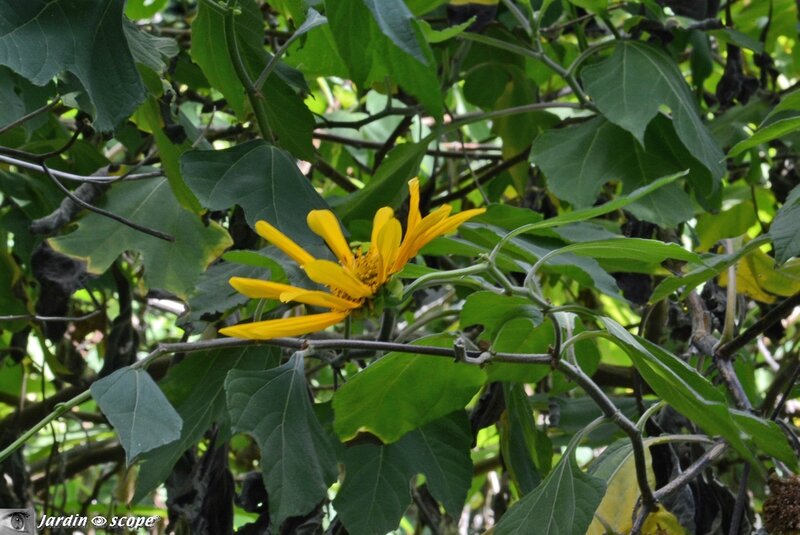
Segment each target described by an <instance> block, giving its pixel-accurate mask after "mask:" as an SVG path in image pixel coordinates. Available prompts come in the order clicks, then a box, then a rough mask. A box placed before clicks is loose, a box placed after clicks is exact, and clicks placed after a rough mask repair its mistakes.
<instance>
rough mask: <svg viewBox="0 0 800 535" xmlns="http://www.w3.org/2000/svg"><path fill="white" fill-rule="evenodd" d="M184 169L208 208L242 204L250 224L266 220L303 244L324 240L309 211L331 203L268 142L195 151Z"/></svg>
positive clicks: (291, 160) (189, 154)
mask: <svg viewBox="0 0 800 535" xmlns="http://www.w3.org/2000/svg"><path fill="white" fill-rule="evenodd" d="M181 173H182V174H183V176H184V178H185V180H186V183H187V184H188V185H189V187H190V188H192V191H194V193H195V195H197V198H198V199H200V203H201V204H202V205H203V206H205V207H206V208H209V209H211V210H224V209H226V208H230V207H231V206H233V205H234V204H238V205H240V206H241V207H242V209H243V210H244V215H245V218H246V219H247V222H248V223H249V224H250V225H251V226H255V223H256V221H258V220H260V219H264V220H266V221H268V222H269V223H271V224H273V225H275V227H277V228H278V229H280V230H281V231H282V232H284V233H285V234H287V235H288V236H291V237H292V238H293V239H294V240H295V241H297V242H298V243H301V244H303V245H305V244H312V243H320V240H319V238H318V237H317V236H316V234H314V233H312V232H311V230H309V228H308V225H307V224H306V214H307V213H308V212H310V211H311V210H315V209H324V208H327V204H326V203H325V201H324V200H323V199H322V197H320V196H319V193H317V191H316V190H315V189H314V187H313V186H312V185H311V183H310V182H309V181H308V179H307V178H306V177H304V176H303V174H302V173H301V172H300V170H299V169H298V168H297V164H296V163H295V159H294V158H292V156H291V155H289V153H287V152H286V151H283V150H281V149H279V148H277V147H275V146H272V145H267V144H266V143H264V142H263V141H248V142H247V143H242V144H240V145H236V146H235V147H231V148H229V149H223V150H214V151H211V150H206V151H190V152H187V153H185V154H184V155H183V156H182V157H181Z"/></svg>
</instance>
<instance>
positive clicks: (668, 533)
mask: <svg viewBox="0 0 800 535" xmlns="http://www.w3.org/2000/svg"><path fill="white" fill-rule="evenodd" d="M685 534H686V530H685V529H683V526H681V523H680V522H678V519H677V518H676V517H675V515H673V514H672V513H670V512H669V511H667V510H665V509H663V508H662V507H659V508H658V509H657V510H656V511H655V512H653V513H650V514H649V515H647V519H645V521H644V526H642V535H685Z"/></svg>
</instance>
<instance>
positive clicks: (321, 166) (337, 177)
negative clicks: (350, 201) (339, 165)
mask: <svg viewBox="0 0 800 535" xmlns="http://www.w3.org/2000/svg"><path fill="white" fill-rule="evenodd" d="M314 168H315V169H316V170H317V171H319V172H320V173H322V174H323V175H325V176H326V177H328V178H330V179H331V181H332V182H333V183H334V184H336V185H337V186H339V187H340V188H342V189H343V190H345V191H346V192H348V193H353V192H354V191H358V188H357V187H356V185H355V184H353V183H352V182H350V179H348V178H347V177H346V176H344V175H343V174H341V173H340V172H339V171H337V170H336V169H335V168H334V167H333V166H332V165H331V164H329V163H328V162H326V161H325V160H323V159H322V158H317V159H316V161H315V162H314Z"/></svg>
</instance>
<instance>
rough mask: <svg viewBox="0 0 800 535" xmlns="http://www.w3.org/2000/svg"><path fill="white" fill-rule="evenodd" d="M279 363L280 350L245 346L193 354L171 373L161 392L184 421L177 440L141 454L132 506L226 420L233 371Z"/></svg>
mask: <svg viewBox="0 0 800 535" xmlns="http://www.w3.org/2000/svg"><path fill="white" fill-rule="evenodd" d="M279 360H280V351H279V350H278V349H277V348H269V347H266V346H260V347H255V346H251V347H243V348H236V349H218V350H216V351H206V352H202V353H194V354H192V355H190V356H188V357H187V358H186V359H185V360H183V361H181V362H180V363H178V364H177V365H176V366H174V367H172V368H170V369H169V372H167V376H166V377H164V379H162V380H161V390H162V391H163V392H164V394H165V395H166V397H167V399H168V400H169V401H170V402H171V404H172V406H173V407H175V410H176V411H177V412H178V415H179V416H180V418H181V419H182V420H183V427H182V428H181V430H180V437H179V438H178V440H177V441H175V442H172V443H170V444H167V445H164V446H160V447H158V448H156V449H154V450H151V451H148V452H147V453H144V454H142V456H141V457H140V461H141V465H140V468H139V475H138V477H137V478H136V493H135V494H134V497H133V500H132V502H133V503H137V502H139V501H141V500H142V499H143V498H144V497H145V496H146V495H147V494H149V493H150V492H152V491H153V490H154V489H155V488H156V487H158V485H160V484H162V483H163V482H164V481H165V480H166V479H167V476H169V474H170V472H172V468H173V467H174V466H175V463H176V462H178V459H180V457H181V456H182V455H183V453H184V452H185V451H186V450H188V449H189V448H191V447H192V446H194V445H195V444H197V443H198V442H199V441H200V439H202V438H203V435H204V434H205V432H206V430H208V428H209V427H211V424H212V423H214V422H226V421H227V420H228V414H227V406H226V403H225V391H224V389H223V382H224V380H225V374H227V373H228V371H230V370H248V371H259V370H264V369H267V368H272V367H274V366H276V365H277V364H278V362H279Z"/></svg>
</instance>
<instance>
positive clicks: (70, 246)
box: [49, 178, 231, 297]
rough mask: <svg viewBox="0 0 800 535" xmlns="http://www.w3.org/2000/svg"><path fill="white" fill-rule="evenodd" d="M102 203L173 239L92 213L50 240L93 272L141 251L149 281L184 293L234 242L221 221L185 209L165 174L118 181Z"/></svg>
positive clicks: (105, 206)
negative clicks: (124, 254)
mask: <svg viewBox="0 0 800 535" xmlns="http://www.w3.org/2000/svg"><path fill="white" fill-rule="evenodd" d="M99 206H101V207H102V208H105V209H106V210H108V211H110V212H113V213H115V214H118V215H121V216H123V217H127V218H128V219H130V220H132V221H135V222H137V223H139V224H141V225H144V226H147V227H150V228H155V229H158V230H160V231H162V232H166V233H168V234H170V235H172V236H174V237H175V242H174V243H173V242H168V241H165V240H162V239H159V238H156V237H153V236H150V235H147V234H143V233H141V232H139V231H137V230H134V229H132V228H130V227H127V226H125V225H123V224H121V223H118V222H116V221H113V220H111V219H108V218H107V217H104V216H101V215H98V214H95V213H90V214H88V215H86V216H85V217H84V218H83V219H81V221H80V223H78V228H77V230H75V231H74V232H72V233H71V234H67V235H65V236H60V237H58V238H51V239H50V240H49V242H50V245H51V246H52V247H53V248H54V249H55V250H57V251H59V252H61V253H64V254H66V255H69V256H73V257H77V258H80V259H83V260H85V261H86V262H87V264H88V265H87V270H88V271H89V272H90V273H94V274H100V273H103V272H104V271H105V270H106V269H108V268H109V266H111V264H112V263H113V262H114V260H115V259H116V258H117V256H119V255H120V253H122V252H124V251H130V250H135V251H141V253H142V256H143V258H144V267H145V274H144V277H145V280H146V281H147V283H148V285H149V286H150V287H151V288H162V289H165V290H168V291H170V292H174V293H175V294H177V295H178V296H180V297H186V296H187V294H188V293H189V291H190V290H192V289H193V288H194V284H195V282H196V280H197V278H198V277H199V276H200V274H201V273H203V271H204V270H205V268H206V267H207V266H208V265H209V264H210V263H211V262H212V261H213V260H214V259H215V258H217V257H218V256H219V255H220V254H222V252H223V251H224V250H225V249H227V248H228V247H229V246H230V245H231V239H230V237H229V236H228V233H227V232H226V231H225V229H223V228H222V227H221V226H219V225H218V224H217V223H214V222H210V223H209V224H208V226H206V225H204V224H203V222H202V221H201V220H200V217H199V216H197V215H195V214H192V213H190V212H188V211H186V210H184V209H183V208H181V207H180V205H178V203H177V202H176V201H175V197H173V196H172V192H171V191H170V188H169V184H168V183H167V180H166V179H163V178H161V179H151V180H137V181H131V182H122V183H118V184H115V185H114V186H113V187H112V188H111V190H110V191H109V192H108V193H107V194H106V197H105V200H104V201H103V202H101V203H99Z"/></svg>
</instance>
